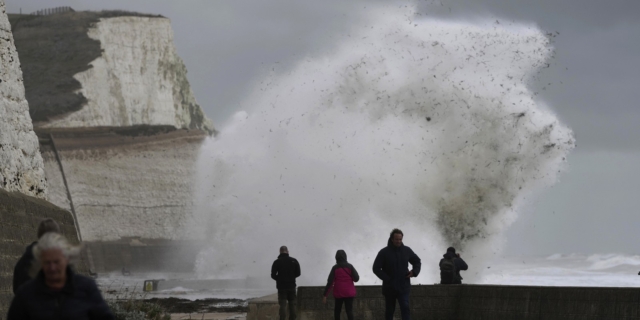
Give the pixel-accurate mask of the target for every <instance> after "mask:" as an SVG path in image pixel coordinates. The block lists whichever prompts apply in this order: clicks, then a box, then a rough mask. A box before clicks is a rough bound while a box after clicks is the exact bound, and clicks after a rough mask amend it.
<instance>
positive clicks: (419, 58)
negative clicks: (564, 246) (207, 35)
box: [190, 7, 574, 284]
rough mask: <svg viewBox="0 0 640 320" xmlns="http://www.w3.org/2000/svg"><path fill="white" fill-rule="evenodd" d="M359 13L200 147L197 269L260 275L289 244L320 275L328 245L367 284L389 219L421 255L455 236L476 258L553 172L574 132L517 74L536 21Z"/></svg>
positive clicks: (537, 63) (538, 42) (532, 53)
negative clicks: (335, 40)
mask: <svg viewBox="0 0 640 320" xmlns="http://www.w3.org/2000/svg"><path fill="white" fill-rule="evenodd" d="M369 10H371V13H370V15H369V21H368V23H369V24H368V25H361V26H356V27H355V28H354V29H353V30H350V32H349V35H348V36H345V39H344V40H343V41H342V43H341V44H340V45H339V46H338V49H337V50H336V51H335V52H334V53H332V54H329V55H327V56H322V57H307V58H305V59H303V61H301V62H300V63H299V64H298V65H297V66H296V67H295V68H293V70H291V71H290V72H289V73H288V74H284V75H278V74H275V75H273V76H271V77H268V78H266V79H265V80H264V81H262V83H261V84H260V85H259V86H258V87H257V88H255V90H254V91H253V92H251V93H250V94H249V95H248V97H247V99H246V101H245V102H244V104H243V107H244V110H246V111H243V112H240V113H238V114H236V115H235V117H234V118H233V120H232V122H231V123H229V124H227V125H226V126H225V127H224V128H222V129H221V131H220V134H219V135H218V137H217V138H216V139H210V140H208V141H207V142H206V143H205V145H204V146H203V148H202V153H201V156H200V159H199V164H198V177H197V178H198V186H197V188H196V189H197V190H198V195H197V199H196V202H197V211H196V213H195V216H196V218H197V220H196V221H197V222H196V223H195V225H194V226H193V227H192V230H191V231H190V232H193V233H200V234H201V235H203V236H206V237H208V239H209V240H210V242H211V246H210V248H209V249H208V250H205V251H204V252H202V253H201V254H200V256H199V261H198V267H197V271H198V273H199V274H200V275H201V276H211V275H213V276H216V277H225V276H232V277H233V276H239V277H242V276H246V275H256V274H265V272H268V271H265V270H269V268H270V266H271V262H272V261H273V260H274V259H275V258H276V256H277V254H278V247H279V246H281V245H288V246H289V249H290V251H291V255H292V256H295V257H297V258H298V259H299V261H300V263H301V265H302V268H303V278H302V280H301V283H314V284H318V282H322V281H323V280H322V279H325V278H326V274H325V273H328V272H329V269H330V267H331V265H332V264H333V263H334V260H333V257H334V253H335V250H337V249H345V250H346V252H347V254H348V256H349V260H350V261H351V262H352V263H353V264H354V265H355V266H356V268H357V269H359V270H362V271H363V272H361V274H362V275H363V283H365V284H374V283H379V280H377V279H376V278H375V277H373V276H372V275H371V272H366V271H368V270H370V268H371V264H372V262H373V259H374V258H375V255H376V253H377V251H378V250H379V249H380V248H382V247H383V246H385V245H386V241H387V237H388V234H389V232H390V231H391V229H392V228H394V227H399V228H401V229H403V231H404V232H405V244H407V245H409V246H410V247H412V248H413V249H414V251H416V253H418V255H420V256H421V257H423V259H425V258H430V259H437V258H438V257H439V256H440V255H441V254H442V253H443V252H444V251H445V248H446V247H448V246H450V245H454V246H456V247H457V248H458V249H459V250H462V251H463V252H464V250H465V249H468V250H469V252H474V253H475V254H477V255H476V256H475V257H467V259H469V260H470V262H473V263H476V264H480V263H482V262H481V259H484V257H487V256H489V255H490V254H492V253H495V252H498V251H499V247H500V246H499V241H495V240H496V239H498V240H499V236H500V235H501V233H502V231H503V230H504V228H505V227H506V226H508V225H509V224H510V223H511V222H512V221H513V219H515V216H516V214H515V213H516V211H517V210H518V208H519V206H521V205H522V204H523V203H525V202H526V198H527V197H529V196H531V195H532V194H533V193H535V192H536V190H538V189H540V188H541V187H543V186H546V185H549V184H552V183H554V182H555V180H556V176H557V173H558V172H559V170H560V169H561V164H562V161H563V160H564V157H565V155H566V154H567V153H568V151H569V150H570V149H571V148H573V146H574V140H573V137H572V133H571V131H570V130H569V129H568V128H566V127H565V126H563V125H562V124H560V123H559V122H558V120H557V118H556V117H555V115H553V114H552V113H551V112H550V111H549V110H548V108H547V107H545V106H544V105H543V104H542V103H541V102H539V101H537V100H536V98H535V95H534V93H533V92H531V91H530V90H529V88H528V87H527V85H526V84H527V80H528V79H530V78H531V77H532V76H534V75H535V74H536V72H538V70H539V69H540V68H541V67H544V66H545V64H546V63H547V60H548V58H549V56H550V54H551V52H552V48H551V47H550V45H549V42H548V39H547V38H546V37H545V36H544V35H543V34H542V33H541V32H540V31H539V30H537V29H536V28H535V27H532V26H527V25H521V26H517V27H513V28H512V27H505V26H503V25H495V24H487V25H484V26H479V25H471V24H465V23H454V22H443V21H435V20H414V15H413V11H411V9H404V8H401V9H398V8H387V7H383V8H377V9H369ZM436 267H437V266H434V265H432V264H425V265H424V266H423V275H421V276H420V277H419V278H418V282H423V283H429V282H432V281H434V280H435V279H436V277H437V273H436V272H435V268H436Z"/></svg>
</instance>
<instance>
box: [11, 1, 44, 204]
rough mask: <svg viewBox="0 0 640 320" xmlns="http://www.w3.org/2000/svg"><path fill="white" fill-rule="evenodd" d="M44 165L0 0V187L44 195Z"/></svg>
mask: <svg viewBox="0 0 640 320" xmlns="http://www.w3.org/2000/svg"><path fill="white" fill-rule="evenodd" d="M44 177H45V174H44V167H43V163H42V157H41V156H40V151H39V146H38V138H37V137H36V135H35V134H34V132H33V126H32V123H31V117H30V116H29V105H28V103H27V100H25V91H24V85H23V80H22V71H21V70H20V60H19V59H18V55H17V53H16V48H15V45H14V42H13V36H12V34H11V26H10V24H9V20H8V19H7V15H6V10H5V4H4V0H0V188H2V189H5V190H8V191H19V192H22V193H24V194H26V195H30V196H35V197H39V198H44V197H45V191H46V183H45V179H44Z"/></svg>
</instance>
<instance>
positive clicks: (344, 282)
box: [322, 250, 360, 320]
mask: <svg viewBox="0 0 640 320" xmlns="http://www.w3.org/2000/svg"><path fill="white" fill-rule="evenodd" d="M358 280H360V276H359V275H358V271H356V268H354V267H353V266H352V265H351V264H350V263H349V262H347V253H346V252H344V250H338V252H336V265H335V266H333V268H331V273H329V279H327V286H326V287H325V289H324V297H323V298H322V302H323V303H327V295H328V294H329V289H331V287H333V297H334V298H335V299H336V303H335V308H334V311H333V314H334V317H335V319H336V320H340V312H341V311H342V304H344V308H345V311H346V312H347V318H349V320H353V298H354V297H355V296H356V286H355V285H354V284H353V283H354V282H358Z"/></svg>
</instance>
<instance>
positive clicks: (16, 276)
mask: <svg viewBox="0 0 640 320" xmlns="http://www.w3.org/2000/svg"><path fill="white" fill-rule="evenodd" d="M47 232H55V233H60V226H58V223H56V221H55V220H53V219H51V218H48V219H44V220H42V221H40V224H39V225H38V234H37V236H38V239H40V237H42V235H43V234H45V233H47ZM37 243H38V241H34V242H33V243H31V244H30V245H28V246H27V248H26V249H25V251H24V253H23V254H22V257H20V260H18V262H17V263H16V266H15V267H14V268H13V294H14V295H15V294H16V292H18V289H19V288H20V286H21V285H23V284H25V283H27V281H29V280H31V279H33V277H35V276H36V273H38V271H39V270H40V266H39V265H38V264H37V263H36V262H37V261H36V259H35V258H34V257H33V247H35V245H36V244H37Z"/></svg>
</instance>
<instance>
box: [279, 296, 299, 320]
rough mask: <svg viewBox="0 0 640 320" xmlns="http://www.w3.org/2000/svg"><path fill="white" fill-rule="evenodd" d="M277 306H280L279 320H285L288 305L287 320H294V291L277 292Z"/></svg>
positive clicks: (295, 316)
mask: <svg viewBox="0 0 640 320" xmlns="http://www.w3.org/2000/svg"><path fill="white" fill-rule="evenodd" d="M278 304H280V320H285V319H287V305H289V320H296V318H297V315H296V289H295V288H294V289H280V290H278Z"/></svg>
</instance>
